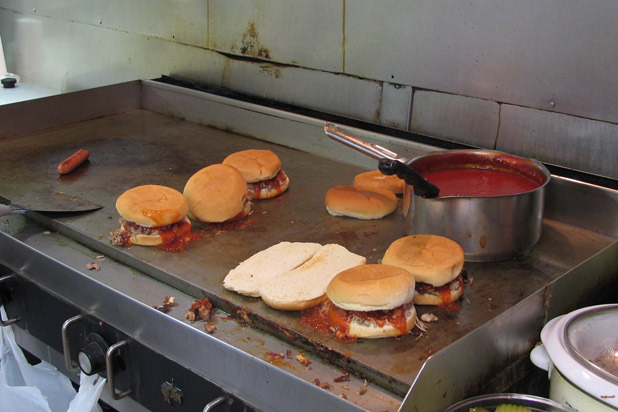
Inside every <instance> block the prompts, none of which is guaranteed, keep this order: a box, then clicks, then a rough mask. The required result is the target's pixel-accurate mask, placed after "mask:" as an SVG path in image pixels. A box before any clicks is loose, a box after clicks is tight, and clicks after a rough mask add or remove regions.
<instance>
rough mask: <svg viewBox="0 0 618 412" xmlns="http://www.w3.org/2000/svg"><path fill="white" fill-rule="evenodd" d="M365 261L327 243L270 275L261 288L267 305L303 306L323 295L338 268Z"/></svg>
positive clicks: (278, 306)
mask: <svg viewBox="0 0 618 412" xmlns="http://www.w3.org/2000/svg"><path fill="white" fill-rule="evenodd" d="M365 262H366V259H365V257H363V256H360V255H357V254H355V253H352V252H350V251H349V250H347V249H346V248H345V247H343V246H341V245H338V244H335V243H329V244H326V245H324V246H322V247H320V248H319V249H318V251H317V252H316V253H315V254H314V255H313V257H312V258H311V259H309V260H308V261H307V262H305V263H304V264H303V265H301V266H299V267H298V268H296V269H294V270H291V271H289V272H286V273H283V274H281V275H279V276H276V277H274V278H271V279H270V280H269V281H267V282H266V283H265V284H264V286H263V287H262V289H261V297H262V300H263V301H264V303H266V304H267V305H268V306H270V307H272V308H275V309H281V310H304V309H308V308H310V307H313V306H316V305H318V304H319V303H321V302H322V301H323V300H324V299H325V298H326V287H327V286H328V284H329V283H330V281H331V280H332V278H333V277H335V275H337V274H338V273H339V272H341V271H343V270H346V269H349V268H351V267H354V266H358V265H362V264H364V263H365Z"/></svg>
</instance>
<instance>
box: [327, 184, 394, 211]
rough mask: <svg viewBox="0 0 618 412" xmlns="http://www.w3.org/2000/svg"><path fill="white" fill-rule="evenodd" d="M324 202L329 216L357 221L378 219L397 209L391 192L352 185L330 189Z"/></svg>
mask: <svg viewBox="0 0 618 412" xmlns="http://www.w3.org/2000/svg"><path fill="white" fill-rule="evenodd" d="M324 202H325V203H326V210H327V211H328V213H330V214H331V215H333V216H349V217H355V218H357V219H380V218H382V217H384V216H386V215H389V214H391V213H393V212H394V211H395V209H397V196H396V195H395V194H394V193H393V192H390V191H388V190H384V189H376V188H371V187H359V186H352V185H344V186H335V187H332V188H330V189H329V190H328V192H326V198H325V199H324Z"/></svg>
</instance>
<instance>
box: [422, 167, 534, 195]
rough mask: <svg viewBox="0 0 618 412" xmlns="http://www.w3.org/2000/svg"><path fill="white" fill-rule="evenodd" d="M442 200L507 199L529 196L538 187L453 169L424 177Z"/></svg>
mask: <svg viewBox="0 0 618 412" xmlns="http://www.w3.org/2000/svg"><path fill="white" fill-rule="evenodd" d="M423 177H424V178H425V179H427V180H429V181H430V182H431V183H433V184H434V185H436V186H438V188H439V189H440V197H443V196H506V195H516V194H519V193H524V192H528V191H530V190H534V189H536V188H537V187H539V184H538V183H537V182H535V181H534V180H531V179H529V178H527V177H524V176H521V175H518V174H515V173H509V172H503V171H500V170H493V169H474V168H463V167H462V168H453V169H441V170H433V171H430V172H425V173H423Z"/></svg>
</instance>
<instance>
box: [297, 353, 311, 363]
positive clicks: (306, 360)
mask: <svg viewBox="0 0 618 412" xmlns="http://www.w3.org/2000/svg"><path fill="white" fill-rule="evenodd" d="M296 360H297V361H298V362H300V363H302V364H303V365H305V366H309V364H310V363H311V359H309V358H307V357H305V356H304V355H303V353H302V352H301V353H299V354H298V355H296Z"/></svg>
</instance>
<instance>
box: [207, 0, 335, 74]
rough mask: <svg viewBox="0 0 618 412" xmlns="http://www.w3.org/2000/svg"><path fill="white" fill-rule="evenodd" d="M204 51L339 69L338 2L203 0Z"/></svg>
mask: <svg viewBox="0 0 618 412" xmlns="http://www.w3.org/2000/svg"><path fill="white" fill-rule="evenodd" d="M209 5H210V21H209V28H210V29H209V39H210V42H209V43H210V47H212V48H213V49H215V50H220V51H223V52H228V53H233V54H239V55H245V56H251V57H256V58H260V59H264V60H274V61H277V62H282V63H285V64H292V65H295V66H303V67H309V68H314V69H321V70H326V71H334V72H342V71H343V55H342V49H343V47H344V46H343V30H342V23H343V1H330V0H314V1H306V2H299V1H294V2H290V1H286V0H270V1H246V0H209Z"/></svg>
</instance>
